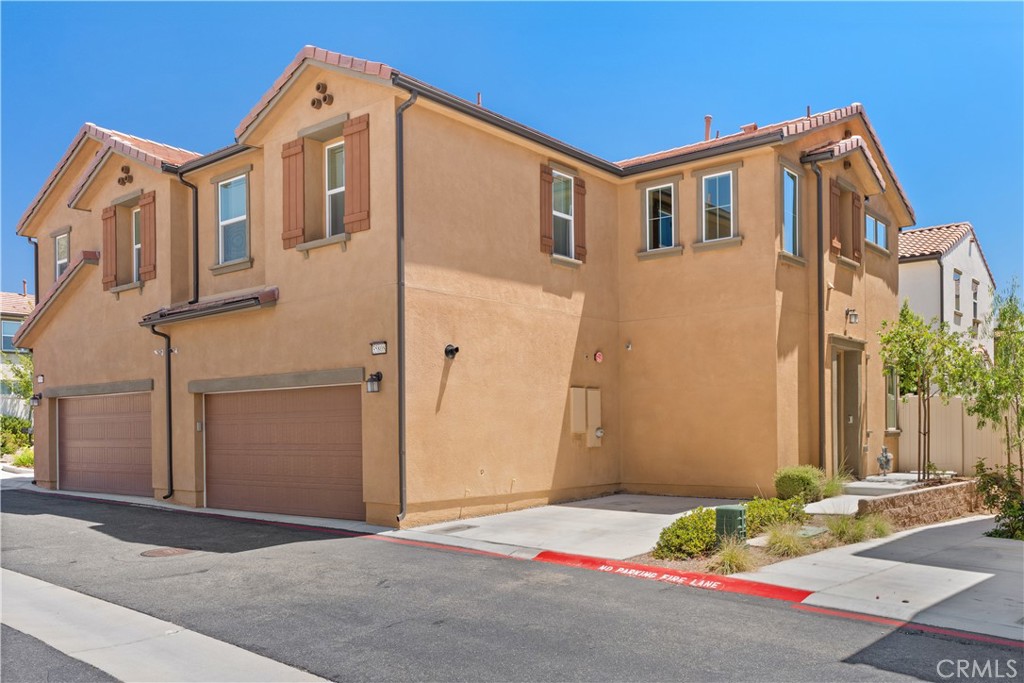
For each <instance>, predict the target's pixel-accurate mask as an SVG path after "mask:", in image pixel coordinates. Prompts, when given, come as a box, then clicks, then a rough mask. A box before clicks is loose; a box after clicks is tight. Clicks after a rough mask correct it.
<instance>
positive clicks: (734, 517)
mask: <svg viewBox="0 0 1024 683" xmlns="http://www.w3.org/2000/svg"><path fill="white" fill-rule="evenodd" d="M715 534H717V535H718V537H719V538H724V537H726V536H735V537H736V538H738V539H740V540H746V538H747V508H746V506H745V505H719V506H718V507H717V508H715Z"/></svg>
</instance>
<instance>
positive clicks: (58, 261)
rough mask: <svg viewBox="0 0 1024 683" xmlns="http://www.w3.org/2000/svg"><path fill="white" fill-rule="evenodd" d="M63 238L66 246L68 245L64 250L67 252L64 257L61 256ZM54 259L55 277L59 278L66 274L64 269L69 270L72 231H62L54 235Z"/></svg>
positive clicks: (55, 278)
mask: <svg viewBox="0 0 1024 683" xmlns="http://www.w3.org/2000/svg"><path fill="white" fill-rule="evenodd" d="M61 240H63V241H64V243H65V246H66V248H65V250H64V251H65V254H64V258H63V259H62V258H61V257H60V243H61ZM53 259H54V262H53V279H54V280H57V279H59V278H60V276H61V275H63V274H64V271H65V270H67V268H68V263H69V262H70V261H71V233H70V232H62V233H61V234H59V235H54V237H53Z"/></svg>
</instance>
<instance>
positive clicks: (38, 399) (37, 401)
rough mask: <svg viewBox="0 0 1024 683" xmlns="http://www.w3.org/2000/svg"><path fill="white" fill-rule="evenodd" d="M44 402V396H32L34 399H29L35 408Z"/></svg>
mask: <svg viewBox="0 0 1024 683" xmlns="http://www.w3.org/2000/svg"><path fill="white" fill-rule="evenodd" d="M42 400H43V395H42V394H32V398H31V399H29V403H31V404H32V407H33V408H38V407H39V404H40V403H41V402H42Z"/></svg>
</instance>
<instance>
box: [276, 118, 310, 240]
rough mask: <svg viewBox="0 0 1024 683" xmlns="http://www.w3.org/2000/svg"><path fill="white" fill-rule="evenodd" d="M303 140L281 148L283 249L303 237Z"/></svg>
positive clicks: (304, 209)
mask: <svg viewBox="0 0 1024 683" xmlns="http://www.w3.org/2000/svg"><path fill="white" fill-rule="evenodd" d="M303 149H304V140H303V138H299V139H297V140H292V141H291V142H288V143H285V145H284V146H283V147H282V148H281V161H282V164H283V168H282V174H281V188H282V191H283V196H282V202H281V206H282V208H283V215H282V221H281V240H282V241H283V242H284V248H285V249H291V248H292V247H294V246H295V245H296V244H299V243H301V242H302V241H303V239H304V237H305V212H306V204H305V178H304V176H305V168H304V165H303V157H304V155H303Z"/></svg>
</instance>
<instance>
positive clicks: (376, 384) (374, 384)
mask: <svg viewBox="0 0 1024 683" xmlns="http://www.w3.org/2000/svg"><path fill="white" fill-rule="evenodd" d="M382 379H384V374H383V373H382V372H381V371H380V370H378V371H377V372H375V373H373V374H372V375H369V376H367V378H366V393H368V394H376V393H377V392H379V391H380V381H381V380H382Z"/></svg>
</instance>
